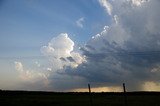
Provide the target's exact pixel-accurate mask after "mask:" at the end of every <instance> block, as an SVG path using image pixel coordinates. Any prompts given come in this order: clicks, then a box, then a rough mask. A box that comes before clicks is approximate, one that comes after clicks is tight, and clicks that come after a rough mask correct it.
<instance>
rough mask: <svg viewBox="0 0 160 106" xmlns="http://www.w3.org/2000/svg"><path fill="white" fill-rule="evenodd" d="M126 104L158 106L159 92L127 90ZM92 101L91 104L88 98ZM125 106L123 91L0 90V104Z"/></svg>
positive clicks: (18, 105)
mask: <svg viewBox="0 0 160 106" xmlns="http://www.w3.org/2000/svg"><path fill="white" fill-rule="evenodd" d="M126 95H127V106H160V92H129V93H127V94H126ZM91 98H92V101H93V103H92V104H91V101H90V99H91ZM7 105H8V106H39V105H41V106H125V99H124V94H123V93H92V94H91V95H90V94H89V93H55V92H28V91H0V106H7Z"/></svg>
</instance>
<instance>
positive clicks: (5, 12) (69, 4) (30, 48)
mask: <svg viewBox="0 0 160 106" xmlns="http://www.w3.org/2000/svg"><path fill="white" fill-rule="evenodd" d="M82 17H83V18H84V22H83V24H84V25H83V28H80V27H78V26H77V25H76V21H77V20H78V19H80V18H82ZM106 18H107V15H106V14H105V11H104V9H103V8H102V7H101V6H100V5H99V4H98V2H97V1H96V0H90V1H86V0H48V1H46V0H2V1H1V8H0V23H1V25H0V45H1V46H0V49H1V52H0V54H1V56H2V57H3V56H4V57H5V56H6V57H12V56H13V57H14V56H16V55H20V56H25V55H28V54H25V53H24V52H28V53H31V54H32V55H37V54H34V53H37V52H39V48H40V47H41V46H42V45H44V44H46V43H47V42H48V41H49V40H50V39H51V38H52V37H54V36H57V34H59V33H62V32H66V33H68V34H69V35H70V38H71V39H73V40H74V41H75V42H76V43H77V44H82V43H84V42H86V41H87V40H89V39H90V38H91V36H93V35H95V34H97V33H98V32H100V31H101V30H102V29H103V27H104V25H105V24H109V21H107V20H106Z"/></svg>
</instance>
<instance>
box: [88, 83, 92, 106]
mask: <svg viewBox="0 0 160 106" xmlns="http://www.w3.org/2000/svg"><path fill="white" fill-rule="evenodd" d="M88 90H89V96H90V105H91V106H93V101H92V94H91V87H90V84H88Z"/></svg>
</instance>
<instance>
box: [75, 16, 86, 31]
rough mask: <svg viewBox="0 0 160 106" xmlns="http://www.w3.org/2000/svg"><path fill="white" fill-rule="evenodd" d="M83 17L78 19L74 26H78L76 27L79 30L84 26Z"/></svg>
mask: <svg viewBox="0 0 160 106" xmlns="http://www.w3.org/2000/svg"><path fill="white" fill-rule="evenodd" d="M84 21H85V20H84V17H81V18H80V19H78V20H77V21H76V25H77V26H78V27H80V28H83V24H84Z"/></svg>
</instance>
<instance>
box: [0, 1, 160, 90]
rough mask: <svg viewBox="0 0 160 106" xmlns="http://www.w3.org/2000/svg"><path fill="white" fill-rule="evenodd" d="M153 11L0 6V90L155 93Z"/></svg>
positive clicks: (141, 5) (125, 5)
mask: <svg viewBox="0 0 160 106" xmlns="http://www.w3.org/2000/svg"><path fill="white" fill-rule="evenodd" d="M159 10H160V2H159V0H0V89H16V90H17V89H19V90H52V91H86V86H87V84H88V83H91V85H92V87H93V89H94V91H122V89H121V88H122V87H121V84H122V83H124V82H125V83H126V84H127V88H128V89H129V90H130V91H132V90H134V91H135V90H154V91H159V89H160V82H159V75H160V54H159V53H160V30H159V29H160V23H159V22H160V21H159V17H160V13H159ZM79 47H80V48H79ZM150 87H151V88H150Z"/></svg>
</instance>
